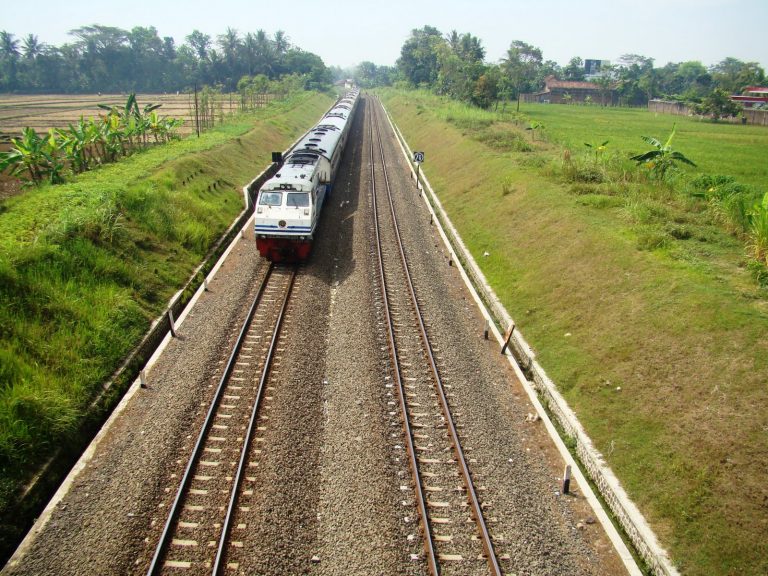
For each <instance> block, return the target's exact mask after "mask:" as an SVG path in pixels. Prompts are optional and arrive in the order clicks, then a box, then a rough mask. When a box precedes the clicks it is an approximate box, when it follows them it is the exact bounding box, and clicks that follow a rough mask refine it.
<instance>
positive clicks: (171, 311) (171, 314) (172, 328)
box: [168, 308, 176, 338]
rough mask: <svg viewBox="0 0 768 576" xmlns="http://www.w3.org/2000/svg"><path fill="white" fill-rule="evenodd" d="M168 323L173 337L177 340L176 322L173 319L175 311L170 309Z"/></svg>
mask: <svg viewBox="0 0 768 576" xmlns="http://www.w3.org/2000/svg"><path fill="white" fill-rule="evenodd" d="M168 321H169V324H170V326H171V336H173V337H174V338H176V321H175V320H174V319H173V310H171V309H170V308H168Z"/></svg>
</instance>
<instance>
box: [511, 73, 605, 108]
mask: <svg viewBox="0 0 768 576" xmlns="http://www.w3.org/2000/svg"><path fill="white" fill-rule="evenodd" d="M523 99H524V100H525V101H526V102H544V103H552V104H574V103H585V102H586V103H592V104H601V105H603V106H615V105H616V104H617V103H618V95H617V94H616V86H615V84H612V85H611V86H610V87H609V88H608V89H606V88H603V87H602V86H600V85H599V84H597V83H595V82H576V81H571V80H558V79H557V78H555V77H554V76H548V77H547V78H546V79H545V80H544V90H542V91H541V92H536V93H534V94H524V95H523Z"/></svg>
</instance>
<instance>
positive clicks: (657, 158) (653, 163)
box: [630, 124, 696, 180]
mask: <svg viewBox="0 0 768 576" xmlns="http://www.w3.org/2000/svg"><path fill="white" fill-rule="evenodd" d="M676 129H677V125H676V124H673V125H672V133H671V134H670V135H669V138H667V141H666V142H665V143H664V144H662V143H661V142H660V141H659V140H657V139H656V138H652V137H650V136H643V137H642V139H643V141H644V142H645V143H646V144H650V145H651V146H653V148H654V149H653V150H649V151H648V152H644V153H643V154H637V155H636V156H632V157H630V160H634V161H635V162H637V165H638V166H640V165H645V167H646V168H648V169H649V170H650V171H651V173H652V174H654V175H655V176H656V177H657V178H658V179H659V180H664V177H665V176H666V174H667V171H669V169H670V168H674V167H675V166H676V165H677V164H676V163H677V162H682V163H683V164H688V165H689V166H696V164H694V163H693V162H692V161H691V160H689V159H688V158H686V157H685V155H683V153H682V152H679V151H677V150H673V149H672V139H673V138H674V137H675V131H676Z"/></svg>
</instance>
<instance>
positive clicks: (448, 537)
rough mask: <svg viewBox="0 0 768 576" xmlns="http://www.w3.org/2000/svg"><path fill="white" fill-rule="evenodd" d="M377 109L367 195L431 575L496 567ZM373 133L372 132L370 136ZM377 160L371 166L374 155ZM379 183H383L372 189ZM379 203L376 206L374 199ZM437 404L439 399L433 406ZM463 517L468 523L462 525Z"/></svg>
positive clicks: (494, 569) (372, 119) (496, 572)
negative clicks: (421, 297) (396, 200)
mask: <svg viewBox="0 0 768 576" xmlns="http://www.w3.org/2000/svg"><path fill="white" fill-rule="evenodd" d="M376 106H377V105H376V104H375V105H374V108H373V111H372V112H371V114H370V115H369V122H370V132H371V138H370V140H371V148H370V164H371V186H372V190H371V196H372V205H373V212H374V229H375V235H376V244H377V251H378V268H379V282H380V286H381V289H382V301H383V310H384V316H385V318H386V322H385V325H386V329H387V339H388V342H389V350H390V357H391V361H392V365H391V372H392V376H393V380H394V386H395V388H396V393H397V396H398V399H399V406H400V412H401V417H402V423H403V428H404V436H405V442H406V451H407V454H408V461H409V468H410V470H411V473H412V477H413V482H414V485H415V500H416V506H417V508H418V514H419V518H420V525H421V529H422V538H423V541H424V550H425V560H426V563H427V566H428V569H429V572H430V574H432V575H435V576H436V575H437V574H442V573H445V574H449V573H460V574H469V573H474V570H472V569H469V568H468V566H467V565H466V562H467V561H470V562H471V561H477V560H481V559H482V558H483V557H484V558H485V560H486V561H487V566H488V570H489V571H490V573H491V574H494V575H500V574H501V573H502V572H501V568H500V566H499V562H498V559H497V557H496V553H495V550H494V544H493V541H492V538H491V536H490V534H489V531H488V528H487V526H486V522H485V519H484V517H483V512H482V507H481V504H480V501H479V498H478V495H477V490H476V488H475V486H474V483H473V480H472V476H471V474H470V471H469V466H468V461H467V458H466V457H465V455H464V451H463V450H462V447H461V442H460V439H459V436H458V431H457V426H456V424H455V423H454V419H453V416H452V414H451V408H450V405H449V402H448V397H447V396H448V393H447V390H446V389H447V385H444V384H443V382H442V379H441V377H440V371H439V369H438V366H437V362H436V359H435V355H434V352H433V349H432V345H431V344H430V341H429V336H428V334H427V328H426V325H425V321H424V318H423V316H422V312H421V310H420V307H419V302H418V298H417V295H416V292H415V289H414V285H413V280H412V279H411V275H410V272H409V270H408V260H407V257H406V254H405V250H404V247H403V242H402V239H401V237H400V231H399V228H398V222H397V216H396V214H395V208H394V204H393V201H392V194H391V190H390V187H389V179H388V175H387V169H386V158H385V152H384V146H383V145H382V142H381V134H380V131H379V121H378V114H377V112H376ZM374 133H375V134H374ZM377 154H378V156H379V161H378V162H377V160H376V156H377ZM377 181H378V182H379V183H380V184H381V185H380V186H378V187H377V185H376V183H377ZM377 196H381V199H382V200H383V199H385V198H386V201H385V202H382V204H384V205H383V206H380V203H379V198H377ZM435 400H437V401H436V402H435ZM467 505H468V507H469V515H470V516H471V519H472V520H473V522H468V518H467Z"/></svg>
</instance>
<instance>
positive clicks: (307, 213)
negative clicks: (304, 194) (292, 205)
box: [304, 208, 309, 216]
mask: <svg viewBox="0 0 768 576" xmlns="http://www.w3.org/2000/svg"><path fill="white" fill-rule="evenodd" d="M304 216H309V208H304Z"/></svg>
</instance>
